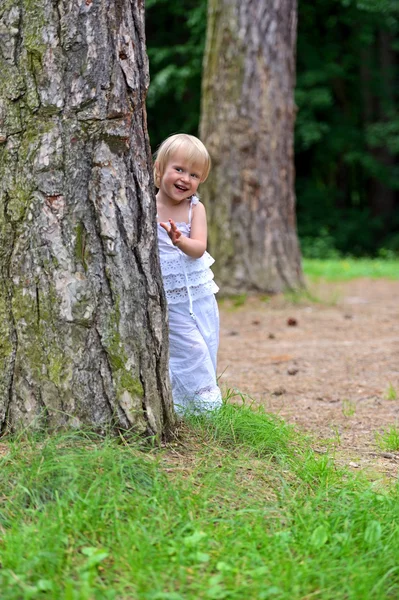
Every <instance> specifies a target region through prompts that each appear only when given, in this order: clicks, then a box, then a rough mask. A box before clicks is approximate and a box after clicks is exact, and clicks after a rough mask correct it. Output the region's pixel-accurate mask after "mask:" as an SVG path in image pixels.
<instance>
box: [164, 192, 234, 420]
mask: <svg viewBox="0 0 399 600" xmlns="http://www.w3.org/2000/svg"><path fill="white" fill-rule="evenodd" d="M198 202H199V200H198V198H197V197H196V196H193V197H192V198H191V201H190V207H189V219H188V223H176V225H177V227H178V229H179V230H180V231H181V232H182V234H183V235H185V236H187V237H190V230H191V213H192V206H193V205H195V204H197V203H198ZM158 244H159V254H160V259H161V270H162V278H163V283H164V288H165V294H166V299H167V302H168V309H169V310H168V312H169V352H170V360H169V373H170V380H171V384H172V395H173V403H174V406H175V410H176V411H177V412H179V413H184V412H186V411H187V410H189V411H194V412H202V411H207V410H215V409H216V408H219V407H220V406H221V404H222V398H221V393H220V389H219V387H218V385H217V381H216V358H217V350H218V345H219V311H218V307H217V303H216V299H215V293H216V292H217V291H218V289H219V288H218V287H217V285H216V284H215V282H214V281H213V273H212V271H211V269H210V266H211V265H212V264H213V263H214V262H215V261H214V260H213V258H212V257H211V256H210V255H209V254H208V252H205V253H204V254H203V256H201V258H191V257H190V256H187V254H184V252H182V251H181V250H179V248H177V247H176V246H174V245H173V244H172V241H171V239H170V237H169V236H168V234H167V232H166V231H165V230H164V229H163V228H162V227H161V226H160V225H159V224H158Z"/></svg>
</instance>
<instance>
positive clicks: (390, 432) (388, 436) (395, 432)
mask: <svg viewBox="0 0 399 600" xmlns="http://www.w3.org/2000/svg"><path fill="white" fill-rule="evenodd" d="M376 442H377V445H378V446H379V447H380V448H381V450H387V451H388V452H397V451H398V450H399V428H398V427H397V426H396V425H391V427H390V428H389V429H384V431H383V432H382V433H380V434H377V435H376Z"/></svg>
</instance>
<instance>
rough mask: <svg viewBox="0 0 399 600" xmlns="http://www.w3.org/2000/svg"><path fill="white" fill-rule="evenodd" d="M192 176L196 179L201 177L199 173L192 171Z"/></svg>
mask: <svg viewBox="0 0 399 600" xmlns="http://www.w3.org/2000/svg"><path fill="white" fill-rule="evenodd" d="M191 177H194V178H195V179H199V175H197V173H191Z"/></svg>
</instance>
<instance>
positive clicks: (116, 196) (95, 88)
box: [0, 0, 174, 435]
mask: <svg viewBox="0 0 399 600" xmlns="http://www.w3.org/2000/svg"><path fill="white" fill-rule="evenodd" d="M143 13H144V7H143V2H142V1H141V0H136V1H132V2H130V1H129V0H98V1H96V2H94V1H93V0H59V1H58V2H54V0H37V1H36V2H32V1H31V0H12V1H11V0H4V1H3V2H2V6H1V8H0V427H1V430H2V431H4V430H14V429H17V428H19V427H21V426H26V425H36V426H48V427H50V428H53V427H58V426H66V425H68V426H73V427H81V426H83V425H89V426H91V427H93V426H94V427H95V428H96V429H99V430H104V429H105V428H108V427H109V426H113V427H115V428H123V429H132V430H133V431H135V432H138V433H144V434H156V435H159V434H162V433H165V432H167V431H168V429H169V428H170V427H172V426H173V423H174V413H173V408H172V402H171V396H170V390H169V383H168V349H167V348H168V347H167V329H166V317H165V315H166V303H165V299H164V295H163V290H162V280H161V276H160V268H159V262H158V258H157V251H156V226H155V222H156V219H155V199H154V197H153V182H152V175H151V154H150V149H149V143H148V138H147V131H146V113H145V106H144V101H145V95H146V91H147V87H148V68H147V57H146V53H145V39H144V25H143V22H144V14H143Z"/></svg>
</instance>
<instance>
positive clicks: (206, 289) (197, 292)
mask: <svg viewBox="0 0 399 600" xmlns="http://www.w3.org/2000/svg"><path fill="white" fill-rule="evenodd" d="M164 288H165V295H166V300H167V302H168V304H178V303H179V302H186V301H187V300H189V295H188V290H187V287H182V288H176V289H169V290H168V289H166V286H165V280H164ZM218 291H219V288H218V286H217V285H216V283H215V282H214V281H213V279H212V280H211V281H207V282H206V283H202V284H201V285H197V286H191V285H190V295H191V299H192V300H198V299H199V298H205V296H210V295H211V294H216V293H217V292H218Z"/></svg>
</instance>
